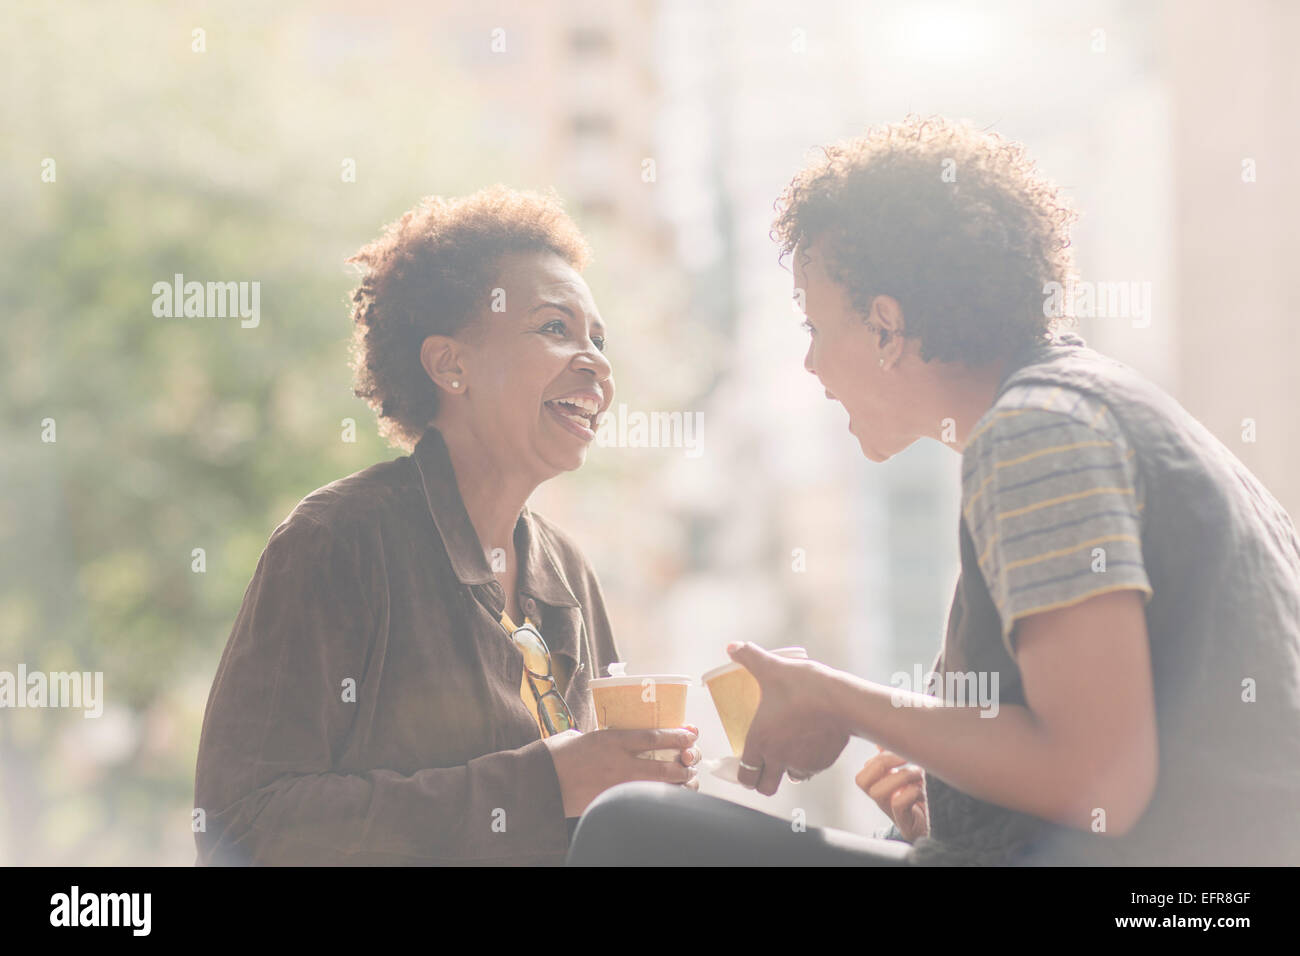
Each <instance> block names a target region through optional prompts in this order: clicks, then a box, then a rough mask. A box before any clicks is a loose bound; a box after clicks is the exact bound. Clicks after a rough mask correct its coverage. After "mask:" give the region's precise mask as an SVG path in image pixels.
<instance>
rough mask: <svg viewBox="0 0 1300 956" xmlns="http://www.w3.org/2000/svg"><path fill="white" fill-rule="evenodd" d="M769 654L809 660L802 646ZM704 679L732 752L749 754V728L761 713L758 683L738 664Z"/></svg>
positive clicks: (709, 674) (716, 669)
mask: <svg viewBox="0 0 1300 956" xmlns="http://www.w3.org/2000/svg"><path fill="white" fill-rule="evenodd" d="M768 653H770V654H778V655H780V656H781V657H797V658H804V659H806V658H807V657H808V652H807V651H806V650H804V649H803V648H802V647H781V648H778V649H777V650H774V651H769V652H768ZM700 679H701V680H702V681H703V682H704V685H705V686H706V687H708V688H709V694H710V696H712V697H713V706H714V707H716V708H717V709H718V719H719V720H721V721H722V729H723V730H724V731H726V733H727V742H728V743H729V744H731V752H732V753H733V754H734V755H735V756H737V757H739V756H741V754H743V753H744V752H745V737H746V736H747V735H748V734H749V725H750V724H752V723H753V722H754V715H755V714H757V713H758V700H759V697H760V696H761V694H760V692H759V688H758V680H757V679H755V677H754V675H753V674H751V673H750V672H749V671H747V670H745V668H744V667H743V666H741V665H740V664H737V663H736V662H735V661H732V662H731V663H730V664H723V665H722V666H721V667H715V668H713V670H711V671H708V672H707V673H706V674H705V675H704V676H703V677H702V678H700Z"/></svg>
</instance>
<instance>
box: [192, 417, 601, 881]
mask: <svg viewBox="0 0 1300 956" xmlns="http://www.w3.org/2000/svg"><path fill="white" fill-rule="evenodd" d="M515 544H516V551H517V554H518V556H519V595H520V604H521V607H522V609H523V611H524V613H525V614H527V615H528V616H529V617H530V618H531V619H532V620H533V621H534V622H535V623H536V624H537V625H538V628H539V630H540V631H541V633H542V636H543V637H544V638H545V639H546V641H547V643H548V644H549V646H550V648H551V652H552V656H553V658H554V659H555V664H556V670H557V674H558V677H559V686H560V690H561V693H562V694H563V696H564V698H565V701H566V702H567V703H568V705H569V708H570V709H571V710H572V711H573V715H574V717H575V719H576V720H577V722H578V725H579V727H580V728H581V729H582V730H591V729H593V728H594V726H595V721H594V713H593V709H592V705H591V695H590V692H589V690H588V688H587V682H588V680H589V679H590V678H591V677H592V676H593V672H595V674H596V675H597V676H598V675H599V674H603V673H604V669H605V666H606V665H607V664H608V663H609V662H611V661H614V660H617V659H618V654H617V650H616V648H615V645H614V640H613V636H612V634H611V631H610V626H609V621H608V618H607V615H606V612H605V606H604V601H603V597H602V595H601V591H600V586H599V584H598V583H597V581H596V577H595V574H594V573H593V571H592V569H591V567H590V566H589V565H588V564H587V562H586V560H585V559H584V558H583V556H582V554H581V553H580V552H579V551H578V549H577V548H576V547H575V546H574V545H573V543H572V542H571V541H570V540H569V539H568V538H567V537H566V536H565V535H563V534H562V533H561V532H560V531H559V530H558V529H557V528H555V526H554V525H552V524H550V523H549V522H547V521H545V520H544V519H542V518H541V517H539V516H538V515H535V514H533V513H532V512H531V511H529V509H528V508H526V507H525V508H524V510H523V512H522V513H521V514H520V517H519V521H518V523H517V525H516V529H515ZM504 606H505V594H504V591H503V589H502V588H501V585H500V584H499V583H497V581H496V579H495V576H494V575H493V573H492V571H491V568H490V566H489V559H488V556H487V555H486V554H484V551H483V548H482V547H481V546H480V544H479V541H478V537H477V535H476V534H475V531H474V528H473V525H472V524H471V523H470V520H469V516H468V514H467V513H466V511H465V506H464V504H463V502H462V500H461V497H460V493H459V491H458V490H457V486H456V478H455V474H454V472H453V470H452V465H451V459H450V457H449V456H448V453H447V448H446V445H445V443H444V441H443V439H442V436H441V435H440V434H439V433H438V431H437V430H435V429H430V430H429V431H428V432H427V433H426V434H425V436H424V437H423V439H422V440H421V441H420V443H419V444H418V445H417V446H416V448H415V451H414V453H413V454H411V455H408V456H403V457H400V458H397V459H395V460H393V461H388V462H384V463H381V464H378V465H374V466H372V467H370V468H367V469H365V470H363V471H360V472H357V473H356V474H354V475H350V476H349V477H347V478H342V479H340V480H338V481H335V482H333V483H332V484H329V485H326V486H325V487H324V488H321V489H319V490H317V491H315V492H313V493H312V494H310V495H308V496H307V497H306V498H304V499H303V500H302V502H301V503H299V505H298V506H297V508H295V509H294V511H293V513H292V514H290V515H289V517H288V518H287V519H286V520H285V521H284V522H283V523H282V524H281V525H280V526H279V527H278V528H276V529H275V531H274V533H273V534H272V535H271V538H270V541H269V542H268V543H267V546H266V550H265V552H263V554H262V557H261V560H260V561H259V562H258V565H257V570H256V572H255V573H254V575H253V580H252V582H251V583H250V584H249V586H248V590H247V592H246V593H245V595H244V602H243V606H242V607H241V608H240V611H239V616H238V618H237V619H236V621H235V625H234V629H233V631H232V632H231V635H230V639H229V641H228V643H227V645H226V649H225V653H224V654H223V655H222V657H221V663H220V665H219V667H218V670H217V675H216V679H215V681H214V682H213V685H212V691H211V694H210V696H209V698H208V705H207V710H206V711H205V713H204V718H203V732H202V737H201V740H200V743H199V755H198V767H197V772H196V775H195V807H196V808H197V809H199V810H202V811H203V812H202V813H201V814H196V815H195V820H196V823H195V825H196V827H199V828H200V829H199V830H198V832H196V834H195V838H196V843H197V846H198V861H197V862H198V863H199V864H200V865H210V864H281V865H283V864H288V865H333V864H354V865H355V864H388V865H411V864H437V863H452V864H477V863H493V864H530V863H552V864H557V863H561V862H563V859H564V854H565V852H566V850H567V848H568V836H569V827H568V825H567V824H566V821H565V818H564V810H563V805H562V801H561V797H560V788H559V782H558V780H557V778H556V774H555V767H554V764H553V763H552V762H551V757H550V754H549V752H548V750H547V749H546V746H545V744H544V743H543V742H542V740H541V737H540V733H539V730H538V727H537V724H536V722H535V721H534V719H533V717H532V715H531V714H530V713H529V711H528V709H527V707H526V706H525V705H524V703H523V701H522V700H521V699H520V696H519V694H520V683H521V679H522V668H523V661H522V656H521V655H520V652H519V651H518V649H517V648H516V647H515V646H514V644H513V643H512V642H511V641H510V639H509V638H508V636H507V635H506V633H505V630H504V629H503V628H502V626H501V624H500V615H501V610H502V609H503V608H504Z"/></svg>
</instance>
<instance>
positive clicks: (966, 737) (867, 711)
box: [733, 590, 1158, 835]
mask: <svg viewBox="0 0 1300 956" xmlns="http://www.w3.org/2000/svg"><path fill="white" fill-rule="evenodd" d="M1016 637H1017V639H1018V663H1019V666H1020V670H1021V676H1022V680H1023V685H1024V688H1025V695H1026V700H1027V706H1023V707H1021V706H1011V705H1004V706H1000V707H999V709H998V712H997V715H996V716H993V717H985V716H981V713H982V712H981V710H980V709H979V708H977V707H974V706H970V707H958V706H952V705H946V706H935V704H938V703H940V702H939V701H938V699H937V698H933V697H926V696H924V695H922V694H915V693H904V692H900V691H899V690H898V689H897V688H894V687H888V686H885V685H882V684H877V683H873V682H870V681H865V680H862V679H860V678H857V677H854V676H853V675H851V674H846V673H843V672H841V671H836V670H833V669H831V668H826V667H824V666H822V665H819V664H815V663H809V662H800V661H788V660H786V659H783V658H777V657H774V656H772V655H766V654H764V653H763V652H761V651H759V650H758V649H757V648H754V647H752V645H747V646H745V647H744V648H743V649H742V650H741V651H740V652H739V653H736V654H735V655H733V656H735V658H736V659H737V660H740V661H741V662H742V663H744V664H745V665H746V666H747V667H750V669H751V670H754V667H753V666H750V661H751V660H753V661H754V664H755V665H756V666H757V667H758V668H759V669H760V670H761V671H762V673H761V674H760V673H759V671H755V673H756V675H757V676H758V677H759V680H760V683H761V684H762V687H763V704H762V706H761V707H760V713H759V716H758V717H756V718H755V720H754V725H753V727H751V730H750V736H749V738H748V740H747V741H746V747H745V757H744V758H743V759H744V760H745V762H746V763H749V764H751V765H758V764H759V762H760V761H765V762H766V765H767V767H768V770H767V771H766V772H765V773H764V774H763V780H762V783H764V784H765V785H766V786H767V787H769V788H770V789H768V790H763V787H760V788H759V789H760V790H763V792H775V787H774V786H771V781H770V776H771V772H772V768H773V765H774V764H779V765H781V766H782V767H795V768H800V769H804V770H819V769H822V767H823V766H826V765H828V761H826V754H825V747H826V739H827V738H826V729H827V727H834V728H837V729H838V730H840V731H842V732H843V733H845V734H854V735H856V736H861V737H866V738H868V739H870V740H872V741H874V742H876V743H878V744H880V745H881V746H882V747H885V748H887V749H889V750H892V751H894V752H895V753H898V754H900V755H902V756H904V757H906V758H908V759H909V760H911V761H914V762H916V763H918V764H920V765H921V766H923V767H924V768H926V770H927V771H928V772H930V773H934V774H936V775H937V776H939V777H941V778H943V779H944V780H945V781H947V782H949V783H950V784H952V785H953V786H955V787H957V788H959V789H961V790H963V791H965V792H966V793H969V794H971V795H972V796H975V797H978V798H980V799H983V800H987V801H988V802H990V803H996V804H999V805H1001V806H1005V807H1009V808H1011V809H1014V810H1020V811H1022V812H1025V813H1030V814H1033V815H1035V816H1039V817H1042V818H1044V819H1047V820H1051V821H1054V822H1056V823H1060V824H1062V825H1065V826H1070V827H1076V828H1079V829H1090V828H1092V826H1093V821H1094V810H1095V809H1097V808H1100V809H1102V810H1104V811H1105V832H1107V833H1109V834H1111V835H1120V834H1123V833H1125V832H1127V831H1128V830H1129V828H1131V827H1132V825H1133V824H1134V823H1135V822H1136V821H1137V819H1138V818H1139V817H1140V816H1141V815H1142V812H1143V811H1144V810H1145V808H1146V806H1147V804H1148V803H1149V802H1150V799H1151V794H1152V792H1153V791H1154V788H1155V781H1156V773H1157V766H1158V760H1157V751H1156V724H1155V704H1154V696H1153V692H1152V687H1151V664H1150V651H1149V648H1148V644H1147V634H1146V620H1145V616H1144V614H1143V607H1142V596H1141V593H1140V592H1138V591H1133V590H1124V591H1114V592H1110V593H1108V594H1100V595H1097V596H1095V597H1092V598H1089V599H1087V600H1085V601H1082V602H1080V603H1079V604H1076V605H1073V606H1071V607H1065V608H1059V609H1056V610H1052V611H1045V612H1042V613H1040V614H1034V615H1031V616H1028V617H1025V618H1024V619H1022V620H1021V621H1020V623H1019V625H1018V628H1017V631H1016ZM895 700H899V701H900V704H903V705H901V706H896V705H895V703H894V701H895ZM756 731H757V733H756ZM841 746H842V744H841ZM751 750H752V752H751ZM836 755H838V751H836ZM831 759H833V757H832V758H831ZM818 764H820V766H818ZM755 779H756V777H755V776H754V775H751V778H750V779H748V780H746V781H745V782H748V783H750V784H751V785H752V784H753V782H755ZM779 780H780V777H779V775H778V776H777V777H776V781H777V782H778V783H779Z"/></svg>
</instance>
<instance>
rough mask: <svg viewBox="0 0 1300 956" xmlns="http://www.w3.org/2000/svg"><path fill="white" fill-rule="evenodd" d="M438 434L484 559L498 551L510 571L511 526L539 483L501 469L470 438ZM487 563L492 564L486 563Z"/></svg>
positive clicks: (448, 432)
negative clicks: (503, 552)
mask: <svg viewBox="0 0 1300 956" xmlns="http://www.w3.org/2000/svg"><path fill="white" fill-rule="evenodd" d="M442 434H443V440H444V441H445V442H446V445H447V452H448V455H449V456H450V458H451V464H452V469H453V470H454V471H455V473H456V487H457V488H458V489H459V491H460V498H461V501H462V502H464V504H465V511H466V512H467V513H468V514H469V521H470V524H472V525H473V526H474V531H475V533H476V534H477V535H478V540H479V544H480V545H481V546H482V548H483V553H484V555H490V554H491V553H492V552H493V551H495V550H496V549H497V548H501V549H503V550H504V551H505V554H506V558H507V561H508V563H509V566H510V567H511V568H513V567H514V558H515V535H514V532H515V525H516V523H517V522H518V520H519V513H520V512H521V511H522V510H523V508H524V504H525V503H526V502H527V501H528V498H529V496H530V495H532V493H533V492H534V491H535V490H536V488H537V485H538V484H539V483H538V482H536V481H534V480H532V479H531V478H529V477H527V476H524V475H522V474H520V473H519V472H516V471H511V470H509V469H507V468H505V467H503V466H502V465H501V463H500V462H498V461H495V460H494V459H493V458H492V456H491V455H490V454H489V453H488V452H487V450H486V449H485V448H484V446H483V445H482V443H481V442H479V441H478V440H477V439H476V438H474V437H473V436H471V435H461V434H458V433H457V432H456V430H454V429H451V430H444V431H443V433H442ZM488 563H489V564H491V563H492V562H491V560H490V559H489V562H488ZM493 570H494V571H495V570H497V568H496V567H493Z"/></svg>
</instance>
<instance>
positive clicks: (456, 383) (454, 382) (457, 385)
mask: <svg viewBox="0 0 1300 956" xmlns="http://www.w3.org/2000/svg"><path fill="white" fill-rule="evenodd" d="M451 387H452V388H460V380H459V379H452V382H451Z"/></svg>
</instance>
